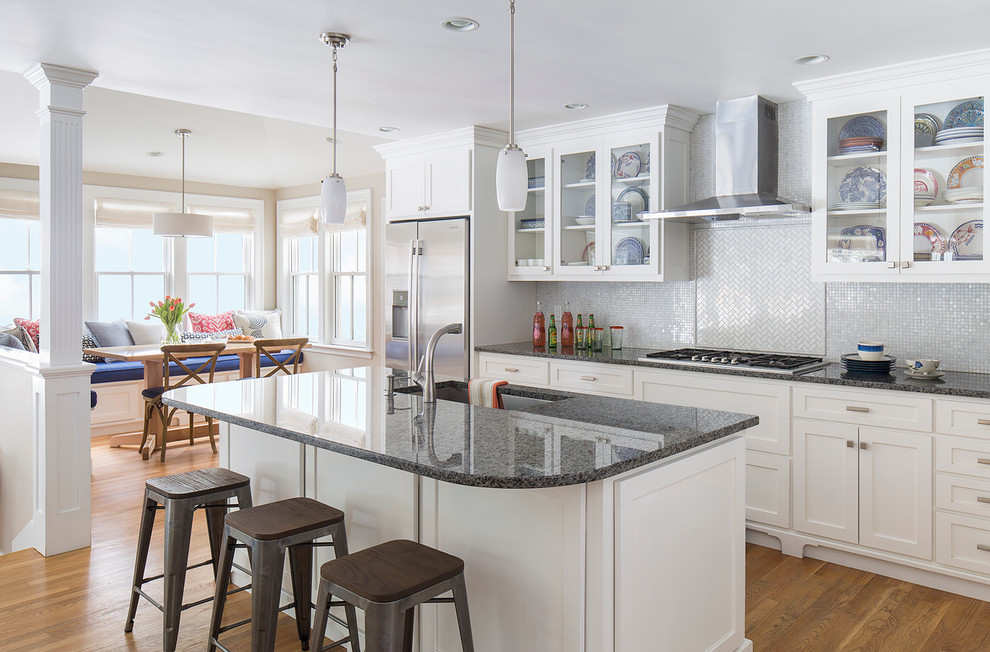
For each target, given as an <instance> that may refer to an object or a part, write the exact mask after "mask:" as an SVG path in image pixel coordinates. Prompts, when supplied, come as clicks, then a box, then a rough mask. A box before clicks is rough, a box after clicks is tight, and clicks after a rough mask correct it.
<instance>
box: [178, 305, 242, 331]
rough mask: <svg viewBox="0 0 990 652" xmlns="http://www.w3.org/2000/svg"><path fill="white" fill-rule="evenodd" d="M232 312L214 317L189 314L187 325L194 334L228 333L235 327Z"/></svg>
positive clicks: (196, 313) (194, 313) (195, 313)
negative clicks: (189, 325)
mask: <svg viewBox="0 0 990 652" xmlns="http://www.w3.org/2000/svg"><path fill="white" fill-rule="evenodd" d="M233 317H234V311H233V310H228V311H227V312H221V313H219V314H216V315H204V314H202V313H198V312H190V313H189V323H190V324H192V329H193V332H194V333H217V332H219V331H229V330H230V329H231V328H234V327H235V324H234V319H233Z"/></svg>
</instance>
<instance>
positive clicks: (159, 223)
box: [151, 129, 213, 238]
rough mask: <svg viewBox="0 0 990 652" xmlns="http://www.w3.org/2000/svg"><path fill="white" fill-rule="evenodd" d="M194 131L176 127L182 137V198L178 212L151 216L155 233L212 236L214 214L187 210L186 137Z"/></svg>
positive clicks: (173, 236)
mask: <svg viewBox="0 0 990 652" xmlns="http://www.w3.org/2000/svg"><path fill="white" fill-rule="evenodd" d="M191 133H192V132H191V131H189V130H188V129H176V130H175V135H176V136H178V137H179V138H181V139H182V200H181V203H180V204H179V211H180V212H178V213H154V214H153V215H152V216H151V230H152V233H154V234H155V235H160V236H165V237H168V238H212V237H213V216H211V215H199V214H196V213H187V212H186V138H188V137H189V134H191Z"/></svg>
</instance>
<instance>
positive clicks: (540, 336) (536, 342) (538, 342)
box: [533, 301, 547, 346]
mask: <svg viewBox="0 0 990 652" xmlns="http://www.w3.org/2000/svg"><path fill="white" fill-rule="evenodd" d="M544 323H545V322H544V319H543V305H542V304H541V303H540V302H539V301H537V302H536V314H535V315H533V346H546V345H547V332H546V328H545V327H544Z"/></svg>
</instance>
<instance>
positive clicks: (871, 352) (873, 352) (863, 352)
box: [856, 341, 887, 361]
mask: <svg viewBox="0 0 990 652" xmlns="http://www.w3.org/2000/svg"><path fill="white" fill-rule="evenodd" d="M856 350H857V351H859V357H860V358H862V359H863V360H870V361H876V360H881V359H882V358H883V356H884V353H886V352H887V348H886V347H884V345H883V342H866V341H863V342H857V343H856Z"/></svg>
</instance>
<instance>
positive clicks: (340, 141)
mask: <svg viewBox="0 0 990 652" xmlns="http://www.w3.org/2000/svg"><path fill="white" fill-rule="evenodd" d="M327 142H328V143H332V142H333V138H331V137H330V136H327ZM342 142H344V141H342V140H341V139H339V138H338V139H337V144H338V145H339V144H341V143H342Z"/></svg>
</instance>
